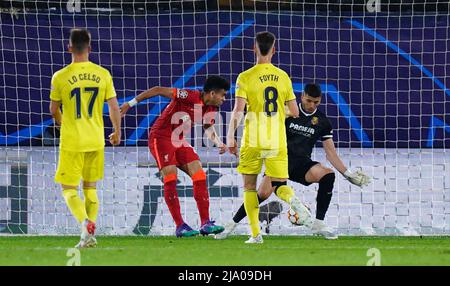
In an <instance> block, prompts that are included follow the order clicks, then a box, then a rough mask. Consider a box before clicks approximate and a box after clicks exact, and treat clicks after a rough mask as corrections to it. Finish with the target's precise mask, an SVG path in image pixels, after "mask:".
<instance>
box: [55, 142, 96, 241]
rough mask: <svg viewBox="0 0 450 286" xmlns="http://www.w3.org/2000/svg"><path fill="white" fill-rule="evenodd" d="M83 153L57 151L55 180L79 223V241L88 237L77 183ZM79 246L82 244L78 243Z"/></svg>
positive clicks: (84, 212)
mask: <svg viewBox="0 0 450 286" xmlns="http://www.w3.org/2000/svg"><path fill="white" fill-rule="evenodd" d="M83 164H84V153H82V152H70V151H64V150H61V151H60V153H59V160H58V168H57V170H56V176H55V182H57V183H60V184H61V188H62V190H63V191H62V195H63V197H64V200H65V202H66V205H67V207H68V208H69V210H70V212H71V213H72V215H73V216H74V217H75V219H76V220H77V221H78V223H79V224H80V225H81V240H80V242H81V241H86V240H87V238H88V235H89V234H88V231H87V221H88V215H87V213H86V209H85V207H84V203H83V201H82V200H81V198H80V196H79V195H78V185H79V183H80V180H81V176H82V169H83ZM77 246H79V247H84V245H80V244H78V245H77Z"/></svg>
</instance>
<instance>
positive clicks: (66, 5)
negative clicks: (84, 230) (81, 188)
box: [0, 0, 450, 235]
mask: <svg viewBox="0 0 450 286" xmlns="http://www.w3.org/2000/svg"><path fill="white" fill-rule="evenodd" d="M0 12H1V13H0V27H1V28H0V38H1V40H0V233H6V234H9V233H14V234H55V235H59V234H78V232H79V227H78V225H77V223H76V221H75V219H74V218H73V217H72V216H71V215H70V213H69V210H68V209H67V207H66V205H65V203H64V199H63V198H62V195H61V188H60V186H59V185H57V184H56V183H55V182H54V174H55V171H56V167H57V162H58V154H59V151H58V150H59V149H58V144H59V139H58V136H59V130H58V129H57V128H55V127H54V124H53V120H52V118H51V115H50V113H49V108H48V107H49V103H50V99H49V93H50V80H51V77H52V74H53V73H55V72H56V71H57V70H59V69H61V68H62V67H64V66H65V65H67V64H69V63H70V62H71V56H70V54H69V53H68V52H67V44H68V36H69V31H70V29H71V28H73V27H82V28H88V29H89V31H90V32H91V34H92V53H91V55H90V60H91V61H92V62H95V63H98V64H100V65H101V66H103V67H105V68H106V69H108V70H109V71H110V72H111V74H112V77H113V81H114V85H115V88H116V91H117V97H118V100H119V103H123V102H126V101H128V100H130V99H132V98H133V97H134V96H136V95H137V94H138V93H140V92H142V91H144V90H146V89H148V88H150V87H152V86H172V87H177V88H201V87H202V86H203V82H204V80H205V79H206V77H207V76H208V75H212V74H218V75H221V76H223V77H225V78H226V79H228V80H229V81H230V82H231V83H233V87H232V89H231V91H230V93H229V94H228V97H227V100H226V102H225V103H224V105H223V106H222V107H221V112H220V114H218V115H217V118H216V126H217V127H216V129H217V130H218V132H219V134H221V136H222V138H223V140H225V138H224V135H225V134H226V131H227V123H228V121H229V115H230V113H231V110H232V108H233V105H234V83H235V81H236V78H237V75H238V74H239V73H240V72H242V71H243V70H245V69H248V68H250V67H251V66H252V65H253V64H254V62H255V56H254V53H253V43H254V36H255V34H256V33H257V32H259V31H264V30H268V31H271V32H273V33H274V34H275V35H276V36H277V42H276V54H275V56H274V59H273V62H274V64H275V65H276V66H278V67H280V68H281V69H283V70H285V71H286V72H287V73H288V74H289V75H290V77H291V79H292V82H293V87H294V91H295V93H296V95H297V98H298V99H299V97H300V94H301V92H302V90H303V86H304V85H305V84H306V83H309V82H316V83H319V84H320V85H321V87H322V90H323V92H324V96H323V99H322V104H321V106H320V107H319V109H320V110H322V111H323V112H325V114H326V115H327V116H328V118H329V119H330V121H331V123H332V125H333V128H334V141H335V144H336V147H337V151H338V154H339V156H340V157H341V159H342V160H343V162H344V163H345V164H346V165H347V166H348V167H350V168H361V169H362V170H363V171H364V172H365V173H366V174H368V175H369V176H370V177H371V178H372V183H371V184H370V185H369V186H367V187H365V188H363V189H361V188H358V187H355V186H353V185H351V184H350V183H349V182H348V181H346V180H345V179H344V178H343V176H341V175H340V174H339V173H338V172H337V171H336V173H337V175H336V178H337V179H336V182H335V188H334V191H333V198H332V201H331V205H330V208H329V211H328V213H327V216H326V222H327V224H328V225H329V226H330V227H332V228H334V229H336V230H337V232H338V234H341V235H346V234H347V235H373V234H376V235H419V234H420V235H426V234H433V235H442V234H450V153H449V150H448V148H449V147H450V90H449V89H448V88H449V87H450V28H449V27H450V15H449V4H448V1H445V0H437V1H431V0H427V1H413V0H367V1H356V0H354V1H352V0H341V1H331V0H320V1H260V0H242V1H241V0H239V1H231V0H223V1H222V0H220V1H219V0H214V1H205V0H203V1H200V0H195V1H139V0H137V1H114V0H110V1H91V0H84V1H76V0H75V1H40V0H34V1H1V2H0ZM167 104H168V100H165V99H164V98H162V97H155V98H153V99H151V100H148V101H145V102H142V103H140V104H139V105H137V106H136V107H135V108H133V109H132V110H130V111H129V112H128V114H127V115H126V116H125V118H124V119H123V121H122V123H123V128H124V129H123V138H122V139H123V143H122V144H121V146H120V147H111V146H110V145H108V144H109V143H107V147H106V149H105V176H104V179H103V180H102V181H101V182H99V183H98V186H97V189H98V190H99V199H100V212H99V218H98V221H97V227H98V233H100V234H108V235H116V234H118V235H133V234H140V235H172V234H173V233H174V230H175V227H174V223H173V221H172V218H171V216H170V212H169V211H168V208H167V206H166V204H165V202H164V196H163V183H162V181H161V177H160V175H159V172H158V169H157V167H156V164H155V161H154V159H153V158H152V156H151V155H150V153H149V150H148V148H147V136H148V128H149V127H151V126H152V124H153V123H154V121H155V120H156V119H157V117H158V116H159V114H160V113H161V112H162V110H163V109H164V108H165V107H166V105H167ZM104 119H105V126H106V130H105V135H107V134H109V133H110V132H111V124H110V123H109V118H108V114H107V108H106V107H105V118H104ZM241 131H242V130H241ZM238 134H241V132H238ZM189 136H190V137H189V138H188V140H190V142H191V144H192V146H194V148H195V149H196V150H197V152H198V154H199V156H200V158H201V161H202V163H203V167H204V169H205V171H206V173H207V178H208V187H209V193H210V214H211V218H212V219H214V220H216V222H217V223H219V224H225V223H226V222H228V221H230V220H231V218H232V216H233V214H234V213H235V212H236V211H237V209H238V208H239V206H240V205H241V203H242V202H243V195H242V193H243V184H242V178H241V175H240V174H238V173H237V171H236V165H237V162H236V160H235V159H234V157H233V156H231V155H229V154H225V155H219V153H218V150H217V148H215V147H214V146H212V144H211V143H209V142H208V141H207V140H206V139H205V136H204V132H203V130H202V127H201V126H196V127H193V128H192V132H191V133H190V135H189ZM105 138H106V137H105ZM313 159H314V160H316V161H319V162H322V163H323V164H324V165H326V166H331V165H330V164H329V163H328V162H327V160H326V158H325V154H324V152H323V149H322V148H321V144H320V143H318V145H317V147H316V148H315V150H314V152H313ZM178 179H179V182H178V185H177V190H178V194H179V197H180V203H181V212H182V214H183V218H184V219H185V220H186V222H187V223H188V224H190V225H191V226H192V227H194V228H198V227H199V224H200V221H199V215H198V211H197V207H196V203H195V200H194V198H193V192H192V182H191V179H190V178H189V177H187V176H186V175H184V174H183V173H182V172H179V178H178ZM259 181H261V178H259ZM289 184H291V185H292V186H293V187H294V189H295V191H296V194H297V195H298V196H299V197H300V198H301V200H302V201H303V202H304V203H306V204H307V205H309V206H310V207H311V209H312V212H313V214H314V213H315V206H316V202H315V198H316V194H317V189H318V186H317V184H312V185H310V186H308V187H304V186H302V185H299V184H296V183H289ZM81 193H82V192H80V195H81ZM288 209H289V207H288V205H287V204H285V203H284V202H282V201H281V200H279V199H278V198H277V197H276V196H275V195H272V197H271V198H270V199H269V200H268V201H267V202H264V204H263V205H262V206H261V209H260V211H261V215H260V220H261V221H262V224H261V226H262V228H263V230H264V231H265V232H267V233H270V234H293V235H303V234H305V235H308V234H310V232H309V230H308V229H305V228H304V227H295V226H293V225H291V224H290V222H289V221H288V219H287V215H286V213H287V210H288ZM237 233H240V234H246V233H248V224H247V220H243V221H242V223H241V224H240V225H239V227H238V229H237Z"/></svg>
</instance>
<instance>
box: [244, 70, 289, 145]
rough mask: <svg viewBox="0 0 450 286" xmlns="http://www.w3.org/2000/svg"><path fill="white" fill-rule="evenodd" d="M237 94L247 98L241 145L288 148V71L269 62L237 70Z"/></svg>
mask: <svg viewBox="0 0 450 286" xmlns="http://www.w3.org/2000/svg"><path fill="white" fill-rule="evenodd" d="M236 96H237V97H241V98H244V99H246V101H247V114H246V116H245V128H244V134H243V136H242V140H241V146H242V147H254V148H259V149H284V148H287V147H286V128H285V125H284V120H285V110H284V105H285V102H287V101H290V100H295V95H294V91H293V89H292V82H291V79H290V78H289V76H288V75H287V73H286V72H284V71H283V70H281V69H279V68H277V67H275V66H274V65H272V64H257V65H255V66H254V67H252V68H250V69H248V70H246V71H244V72H242V73H240V74H239V76H238V79H237V82H236Z"/></svg>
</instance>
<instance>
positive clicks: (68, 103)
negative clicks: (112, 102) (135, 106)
mask: <svg viewBox="0 0 450 286" xmlns="http://www.w3.org/2000/svg"><path fill="white" fill-rule="evenodd" d="M115 96H116V91H115V89H114V85H113V81H112V77H111V74H110V73H109V71H108V70H106V69H104V68H102V67H101V66H99V65H96V64H94V63H92V62H78V63H71V64H70V65H68V66H66V67H65V68H63V69H61V70H59V71H57V72H56V73H55V74H54V75H53V78H52V86H51V92H50V99H51V100H54V101H60V102H61V103H62V124H61V137H60V148H61V149H62V150H67V151H72V152H91V151H95V150H99V149H101V148H104V146H105V135H104V126H103V105H104V102H105V100H108V99H110V98H113V97H115Z"/></svg>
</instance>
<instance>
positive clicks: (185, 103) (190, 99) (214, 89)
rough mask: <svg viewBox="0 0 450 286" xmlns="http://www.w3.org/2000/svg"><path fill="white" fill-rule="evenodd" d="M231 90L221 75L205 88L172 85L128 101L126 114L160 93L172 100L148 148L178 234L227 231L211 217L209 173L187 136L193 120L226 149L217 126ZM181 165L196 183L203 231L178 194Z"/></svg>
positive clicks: (154, 128)
mask: <svg viewBox="0 0 450 286" xmlns="http://www.w3.org/2000/svg"><path fill="white" fill-rule="evenodd" d="M229 89H230V84H229V82H228V81H227V80H225V79H224V78H222V77H219V76H210V77H208V78H207V79H206V82H205V84H204V86H203V91H200V90H189V89H178V88H169V87H153V88H150V89H149V90H147V91H144V92H142V93H141V94H139V95H138V96H137V97H136V98H134V99H132V100H130V101H129V102H127V103H124V104H123V105H122V106H121V107H120V110H121V114H122V116H124V115H125V113H126V112H127V111H128V109H129V108H130V107H133V106H134V105H136V104H137V103H139V102H141V101H142V100H145V99H147V98H151V97H154V96H157V95H161V96H164V97H167V98H170V99H171V102H170V104H169V105H168V106H167V107H166V109H165V110H164V111H163V113H162V114H161V115H160V117H159V118H158V119H157V120H156V122H155V123H154V125H153V126H152V127H151V129H150V134H149V139H148V147H149V149H150V152H151V154H152V155H153V157H154V158H155V160H156V162H157V164H158V168H159V170H160V173H161V175H162V177H163V181H164V200H165V201H166V203H167V206H168V207H169V210H170V213H171V215H172V218H173V220H174V222H175V225H176V232H175V233H176V236H177V237H189V236H195V235H198V234H202V235H208V234H218V233H220V232H222V231H223V230H224V228H223V227H222V226H219V225H215V224H214V221H211V220H210V218H209V194H208V190H207V187H206V174H205V172H204V171H203V169H202V164H201V162H200V158H199V156H198V155H197V153H196V152H195V150H194V148H192V146H191V145H190V144H189V143H188V142H187V141H186V140H185V139H184V138H185V137H184V135H185V134H186V133H187V132H189V131H190V130H191V125H192V122H194V123H197V124H203V127H204V129H205V133H206V135H207V136H208V138H209V139H210V140H211V141H212V142H213V143H214V144H215V145H216V146H217V147H219V153H220V154H223V153H225V152H226V150H227V147H226V145H225V144H224V143H223V142H222V141H221V140H220V138H219V136H218V135H217V133H216V131H215V129H214V126H213V124H214V119H213V118H214V115H215V113H216V112H217V111H218V109H219V106H220V105H222V103H223V102H224V100H225V95H226V93H227V91H228V90H229ZM177 168H178V169H180V170H182V171H183V172H185V173H187V174H188V175H189V176H190V177H191V178H192V182H193V187H194V198H195V201H196V202H197V208H198V211H199V213H200V220H201V227H200V231H197V230H194V229H192V228H191V227H190V226H189V225H188V224H187V223H186V222H185V221H184V220H183V217H182V216H181V212H180V202H179V200H178V194H177V189H176V186H177Z"/></svg>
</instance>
